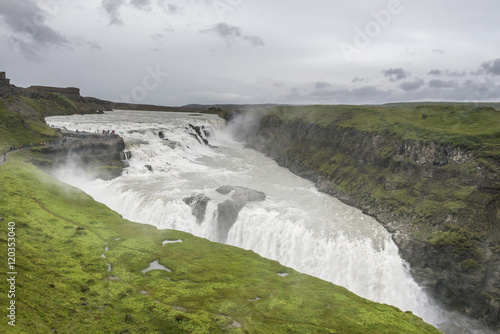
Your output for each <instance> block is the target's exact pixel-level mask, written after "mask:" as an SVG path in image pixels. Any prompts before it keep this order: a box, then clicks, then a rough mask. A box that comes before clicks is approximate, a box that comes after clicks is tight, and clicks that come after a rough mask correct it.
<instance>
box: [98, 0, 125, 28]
mask: <svg viewBox="0 0 500 334" xmlns="http://www.w3.org/2000/svg"><path fill="white" fill-rule="evenodd" d="M124 4H125V0H102V7H103V8H104V10H105V11H106V13H107V14H108V15H109V24H110V25H113V24H115V25H123V21H122V20H121V19H120V13H119V12H120V8H121V7H122V6H123V5H124Z"/></svg>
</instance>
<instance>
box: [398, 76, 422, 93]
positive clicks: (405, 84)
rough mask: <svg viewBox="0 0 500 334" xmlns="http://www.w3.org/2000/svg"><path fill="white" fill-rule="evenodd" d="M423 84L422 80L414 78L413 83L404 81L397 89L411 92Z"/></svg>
mask: <svg viewBox="0 0 500 334" xmlns="http://www.w3.org/2000/svg"><path fill="white" fill-rule="evenodd" d="M423 84H424V80H422V79H419V78H415V80H413V81H405V82H402V83H401V84H400V85H399V86H398V88H400V89H402V90H404V91H412V90H417V89H419V88H420V87H421V86H422V85H423Z"/></svg>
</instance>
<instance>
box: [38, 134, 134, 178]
mask: <svg viewBox="0 0 500 334" xmlns="http://www.w3.org/2000/svg"><path fill="white" fill-rule="evenodd" d="M63 141H64V142H63ZM124 149H125V142H124V141H123V138H121V137H119V136H109V137H108V136H104V135H96V134H90V135H89V134H87V135H86V136H85V137H81V135H80V136H78V135H76V134H72V133H65V134H64V137H63V139H61V140H59V141H58V142H56V143H53V145H50V146H42V147H39V148H38V149H37V151H36V152H33V154H32V162H33V163H34V164H35V165H37V166H40V167H42V168H43V169H49V170H55V169H57V168H58V167H61V166H65V167H70V168H74V169H75V170H85V172H86V174H87V175H92V176H94V177H96V178H100V179H104V180H107V179H112V178H114V177H117V176H119V175H120V174H121V173H122V171H123V168H124V167H125V161H124V154H123V151H124ZM37 153H38V154H37Z"/></svg>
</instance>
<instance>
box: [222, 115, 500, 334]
mask: <svg viewBox="0 0 500 334" xmlns="http://www.w3.org/2000/svg"><path fill="white" fill-rule="evenodd" d="M450 108H451V109H450ZM450 108H444V109H443V107H442V106H435V107H433V106H426V107H425V108H419V106H414V107H413V108H410V109H409V110H407V109H401V110H398V109H397V108H384V107H376V108H375V107H373V108H370V107H319V106H318V107H307V108H305V107H304V108H301V107H295V108H292V107H288V108H287V107H277V108H274V109H271V110H270V111H267V112H263V113H262V114H261V118H260V119H258V120H257V121H254V122H253V127H252V126H251V124H252V122H250V123H249V122H248V119H247V121H246V122H247V125H248V124H250V130H249V129H248V127H247V131H248V132H247V135H246V140H247V141H248V143H249V145H250V146H251V147H253V148H255V149H257V150H260V151H262V152H264V153H266V154H268V155H269V156H271V157H272V158H274V159H275V160H276V161H277V162H278V163H279V164H281V165H282V166H285V167H288V168H289V169H290V170H291V171H292V172H294V173H296V174H298V175H301V176H303V177H305V178H308V179H310V180H312V181H314V182H315V183H316V185H317V187H318V189H320V190H321V191H324V192H326V193H328V194H331V195H333V196H336V197H338V198H339V199H341V200H342V201H344V202H345V203H347V204H350V205H353V206H356V207H358V208H360V209H362V210H363V211H364V212H365V213H367V214H369V215H372V216H374V217H376V218H377V219H378V220H379V221H380V222H381V223H382V224H383V225H384V226H385V227H386V229H387V230H388V231H389V232H391V233H392V234H393V239H394V241H395V243H396V244H397V245H398V246H399V248H400V252H401V255H402V257H403V258H404V259H405V260H406V261H407V262H408V263H409V264H410V266H411V268H412V274H413V275H414V277H415V279H416V280H417V281H418V282H419V283H420V284H421V285H423V286H424V287H425V288H426V289H427V290H428V291H429V293H430V294H431V295H432V296H434V297H435V298H436V299H437V300H439V301H440V302H441V303H442V304H443V305H444V306H446V307H447V308H449V309H452V310H459V311H461V312H463V313H465V314H468V315H470V316H472V317H474V318H476V319H480V320H482V321H484V322H485V323H487V324H489V325H490V326H493V327H496V328H499V326H500V242H499V240H500V181H499V176H498V169H499V168H498V167H499V159H498V154H497V153H498V152H497V150H498V148H499V139H500V136H499V134H498V128H497V129H495V126H496V125H499V124H500V123H499V122H500V113H499V112H498V111H496V110H494V109H492V108H474V107H473V106H459V107H450ZM454 114H458V115H459V116H460V117H459V118H457V117H455V118H452V115H454ZM233 117H234V114H233V115H231V114H230V115H229V119H231V118H233ZM483 118H486V120H487V122H486V123H490V124H489V125H488V124H486V123H484V124H483V123H478V122H480V121H477V122H476V121H474V122H476V124H474V122H472V121H473V120H482V119H483ZM451 119H453V120H456V119H459V120H460V123H459V124H458V123H457V122H456V121H453V122H451V121H450V120H451ZM233 121H234V119H233ZM480 125H481V126H480ZM474 127H475V132H474V134H469V132H472V131H470V130H469V129H470V128H474ZM491 127H492V129H491ZM490 130H491V131H490ZM462 132H463V133H462Z"/></svg>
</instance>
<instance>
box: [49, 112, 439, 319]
mask: <svg viewBox="0 0 500 334" xmlns="http://www.w3.org/2000/svg"><path fill="white" fill-rule="evenodd" d="M47 123H49V124H50V125H52V126H56V127H65V128H67V129H69V130H76V129H78V130H80V131H89V132H95V131H96V130H100V131H102V130H103V129H105V130H108V129H109V130H115V131H116V132H117V133H118V134H119V135H120V136H122V137H123V138H124V139H125V142H126V145H127V149H128V150H129V151H130V152H131V153H132V158H131V160H130V161H129V164H130V165H129V167H128V168H126V170H125V172H124V173H123V174H122V176H120V177H118V178H116V179H114V180H111V181H103V180H96V181H88V180H86V179H85V178H84V177H83V176H82V174H81V171H80V170H78V169H77V167H76V166H73V167H72V168H70V169H67V170H65V171H59V172H58V173H57V176H58V177H59V178H60V179H62V180H64V181H66V182H68V183H70V184H73V185H75V186H77V187H80V188H81V189H83V190H84V191H86V192H87V193H88V194H90V195H91V196H93V197H94V198H95V199H96V200H98V201H100V202H102V203H105V204H106V205H108V206H109V207H110V208H112V209H113V210H115V211H117V212H119V213H120V214H122V215H123V216H124V218H127V219H130V220H132V221H136V222H140V223H144V224H151V225H155V226H157V227H158V228H162V229H177V230H182V231H186V232H189V233H192V234H194V235H196V236H200V237H204V238H208V239H210V240H213V241H219V240H218V236H217V233H216V224H217V204H218V203H221V202H222V201H224V200H226V199H228V198H230V195H222V194H219V193H217V192H216V191H215V189H216V188H217V187H219V186H221V185H226V184H227V185H234V186H244V187H248V188H252V189H255V190H258V191H262V192H264V193H265V194H266V196H267V198H266V200H265V201H263V202H253V203H249V204H247V205H246V206H245V207H244V208H243V209H242V210H241V212H240V213H239V215H238V218H237V221H236V223H235V224H234V225H233V226H232V227H231V229H230V230H229V232H228V235H227V243H228V244H230V245H234V246H238V247H241V248H245V249H251V250H253V251H255V252H257V253H259V254H260V255H262V256H264V257H267V258H270V259H274V260H277V261H279V262H280V263H282V264H283V265H285V266H289V267H292V268H294V269H296V270H298V271H301V272H304V273H307V274H310V275H314V276H317V277H319V278H322V279H324V280H328V281H331V282H333V283H335V284H337V285H341V286H344V287H346V288H347V289H349V290H351V291H352V292H354V293H356V294H358V295H360V296H362V297H365V298H367V299H370V300H373V301H377V302H382V303H387V304H391V305H395V306H397V307H399V308H400V309H402V310H404V311H406V310H410V311H412V312H413V313H415V314H417V315H418V316H420V317H422V318H423V319H424V320H426V321H427V322H429V323H431V324H434V325H438V324H439V323H440V322H442V321H443V320H444V321H446V320H445V319H444V317H446V316H445V313H444V312H442V311H441V310H440V309H438V308H437V307H435V306H433V304H432V302H431V301H430V300H429V299H428V298H427V296H426V295H425V293H424V292H423V291H422V289H421V288H420V287H419V286H418V285H417V284H416V283H415V282H414V281H413V279H412V277H411V276H410V275H409V270H408V268H407V265H406V264H405V262H404V261H403V260H402V259H401V257H400V256H399V253H398V249H397V247H396V245H395V244H394V243H393V241H392V240H391V237H390V235H389V233H388V232H387V231H386V230H385V229H384V228H383V227H382V226H381V225H380V224H379V223H378V222H376V221H375V220H374V219H373V218H371V217H369V216H366V215H364V214H362V213H361V212H360V211H359V210H357V209H355V208H352V207H349V206H347V205H345V204H343V203H341V202H340V201H338V200H337V199H335V198H333V197H330V196H328V195H325V194H323V193H320V192H318V191H317V190H316V188H315V187H314V185H313V183H311V182H309V181H307V180H304V179H302V178H300V177H297V176H296V175H294V174H292V173H291V172H289V171H288V170H287V169H285V168H281V167H279V166H278V165H277V164H276V163H275V162H274V161H273V160H271V159H270V158H267V157H266V156H264V155H263V154H261V153H258V152H256V151H254V150H251V149H247V148H245V147H244V145H243V144H242V143H239V142H237V141H235V140H233V139H232V137H231V135H230V133H229V132H228V131H226V128H225V122H224V121H223V120H222V119H220V118H218V117H216V116H211V115H199V114H198V115H188V114H179V113H158V112H132V111H114V112H108V113H106V114H105V115H86V116H58V117H50V118H47ZM188 123H190V124H193V125H196V126H204V127H205V130H206V132H207V133H208V134H209V136H205V135H204V136H205V137H206V138H207V139H208V140H209V142H210V145H213V146H214V147H210V146H207V145H205V144H203V143H200V142H199V140H197V139H196V138H195V137H194V136H193V135H192V133H193V130H192V129H190V127H189V125H188ZM160 131H161V132H162V133H163V134H164V136H165V138H167V139H169V140H170V141H166V140H162V139H161V138H160V137H159V132H160ZM145 165H150V166H151V168H152V171H150V170H149V169H148V168H146V167H145ZM195 193H202V194H205V195H206V196H208V197H209V198H210V199H211V200H210V201H209V202H208V207H207V211H206V214H205V219H204V220H203V221H202V223H201V224H198V223H197V221H196V218H195V217H194V216H193V215H192V213H191V207H190V206H188V205H187V204H186V203H184V201H183V199H184V198H186V197H188V196H190V195H192V194H195Z"/></svg>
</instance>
